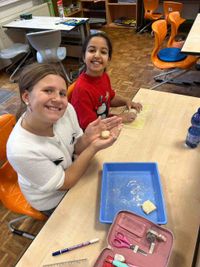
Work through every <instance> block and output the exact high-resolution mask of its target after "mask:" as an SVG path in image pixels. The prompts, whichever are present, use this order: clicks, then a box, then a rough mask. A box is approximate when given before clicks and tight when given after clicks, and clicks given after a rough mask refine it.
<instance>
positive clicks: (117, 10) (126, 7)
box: [106, 0, 143, 29]
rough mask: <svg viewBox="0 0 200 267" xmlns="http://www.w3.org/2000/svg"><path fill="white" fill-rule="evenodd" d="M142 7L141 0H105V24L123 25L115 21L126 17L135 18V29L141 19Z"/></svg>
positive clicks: (112, 25)
mask: <svg viewBox="0 0 200 267" xmlns="http://www.w3.org/2000/svg"><path fill="white" fill-rule="evenodd" d="M142 8H143V5H142V0H106V18H107V25H108V26H111V27H125V25H123V26H119V24H118V23H117V24H116V23H115V21H116V20H118V19H120V18H127V19H129V20H135V26H136V29H137V28H138V27H139V25H140V23H141V22H140V21H141V19H142V18H141V12H142ZM127 26H128V25H127Z"/></svg>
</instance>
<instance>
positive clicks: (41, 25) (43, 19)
mask: <svg viewBox="0 0 200 267" xmlns="http://www.w3.org/2000/svg"><path fill="white" fill-rule="evenodd" d="M72 19H75V20H77V21H82V23H81V24H78V25H77V26H70V25H65V24H62V23H60V22H61V19H60V17H50V16H33V17H32V19H28V20H25V19H17V20H13V21H11V22H9V23H7V24H4V25H3V27H4V28H8V29H13V28H15V29H25V30H29V31H30V30H61V31H63V32H71V31H73V30H75V29H78V30H80V35H81V40H82V43H83V42H84V40H85V38H86V37H87V35H88V34H89V25H88V21H89V18H82V17H81V18H76V17H66V18H65V20H64V21H69V20H72Z"/></svg>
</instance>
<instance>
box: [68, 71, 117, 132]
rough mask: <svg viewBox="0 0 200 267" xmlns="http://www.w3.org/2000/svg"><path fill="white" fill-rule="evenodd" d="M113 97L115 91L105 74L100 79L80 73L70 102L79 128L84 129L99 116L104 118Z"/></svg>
mask: <svg viewBox="0 0 200 267" xmlns="http://www.w3.org/2000/svg"><path fill="white" fill-rule="evenodd" d="M114 96H115V91H114V90H113V89H112V87H111V83H110V79H109V77H108V74H107V73H106V72H104V73H103V74H102V76H100V77H91V76H88V75H87V74H86V73H82V74H81V75H80V76H79V77H78V79H77V81H76V84H75V87H74V90H73V93H72V97H71V101H70V102H71V104H72V105H73V106H74V109H75V110H76V113H77V116H78V121H79V124H80V126H81V128H82V129H85V128H86V127H87V126H88V124H89V123H90V122H92V121H94V120H96V119H97V118H98V117H99V116H101V117H102V118H106V117H107V116H108V114H109V109H110V101H111V99H112V98H113V97H114Z"/></svg>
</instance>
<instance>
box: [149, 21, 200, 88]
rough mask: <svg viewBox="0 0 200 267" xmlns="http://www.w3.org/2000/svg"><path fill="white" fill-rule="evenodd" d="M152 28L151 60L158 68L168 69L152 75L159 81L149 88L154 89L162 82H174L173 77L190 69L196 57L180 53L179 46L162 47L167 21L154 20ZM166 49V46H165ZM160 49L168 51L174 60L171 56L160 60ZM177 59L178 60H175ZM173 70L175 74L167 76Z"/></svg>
mask: <svg viewBox="0 0 200 267" xmlns="http://www.w3.org/2000/svg"><path fill="white" fill-rule="evenodd" d="M152 30H153V32H154V35H155V45H154V48H153V51H152V53H151V60H152V62H153V64H154V65H155V66H156V67H157V68H159V69H168V70H169V69H170V71H168V72H164V73H161V74H159V75H156V76H154V79H155V80H156V81H160V83H159V84H158V85H155V86H153V87H151V89H155V88H156V87H158V86H160V85H162V84H164V83H176V81H175V80H174V78H177V77H179V76H181V75H183V74H184V73H185V72H187V71H188V70H190V68H191V67H192V66H193V65H194V64H195V63H196V61H197V59H198V58H197V57H195V56H187V55H184V54H181V53H180V49H179V48H172V47H169V48H167V50H164V49H162V44H163V41H164V39H165V37H166V35H167V22H166V20H158V21H155V22H154V23H153V24H152ZM165 49H166V48H165ZM160 51H161V52H162V51H164V52H168V54H169V56H171V54H172V56H173V57H172V58H174V60H176V61H172V58H170V57H169V60H167V61H166V60H165V61H164V60H161V59H160V58H159V53H160ZM174 51H175V52H177V55H174V54H173V53H174ZM183 56H184V59H182V60H180V57H183ZM177 60H179V61H177ZM175 72H178V73H177V74H176V76H173V77H168V75H170V74H173V73H175ZM162 76H164V79H160V77H162Z"/></svg>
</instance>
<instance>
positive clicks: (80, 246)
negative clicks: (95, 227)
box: [52, 238, 99, 256]
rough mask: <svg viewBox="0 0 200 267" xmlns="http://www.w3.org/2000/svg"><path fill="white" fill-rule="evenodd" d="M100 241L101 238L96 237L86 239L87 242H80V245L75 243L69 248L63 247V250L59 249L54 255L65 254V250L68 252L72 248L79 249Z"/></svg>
mask: <svg viewBox="0 0 200 267" xmlns="http://www.w3.org/2000/svg"><path fill="white" fill-rule="evenodd" d="M98 241H99V238H95V239H92V240H90V241H86V242H83V243H80V244H78V245H74V246H72V247H69V248H64V249H61V250H57V251H55V252H53V253H52V256H58V255H60V254H63V253H65V252H68V251H71V250H74V249H77V248H82V247H85V246H88V245H90V244H94V243H96V242H98Z"/></svg>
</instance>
